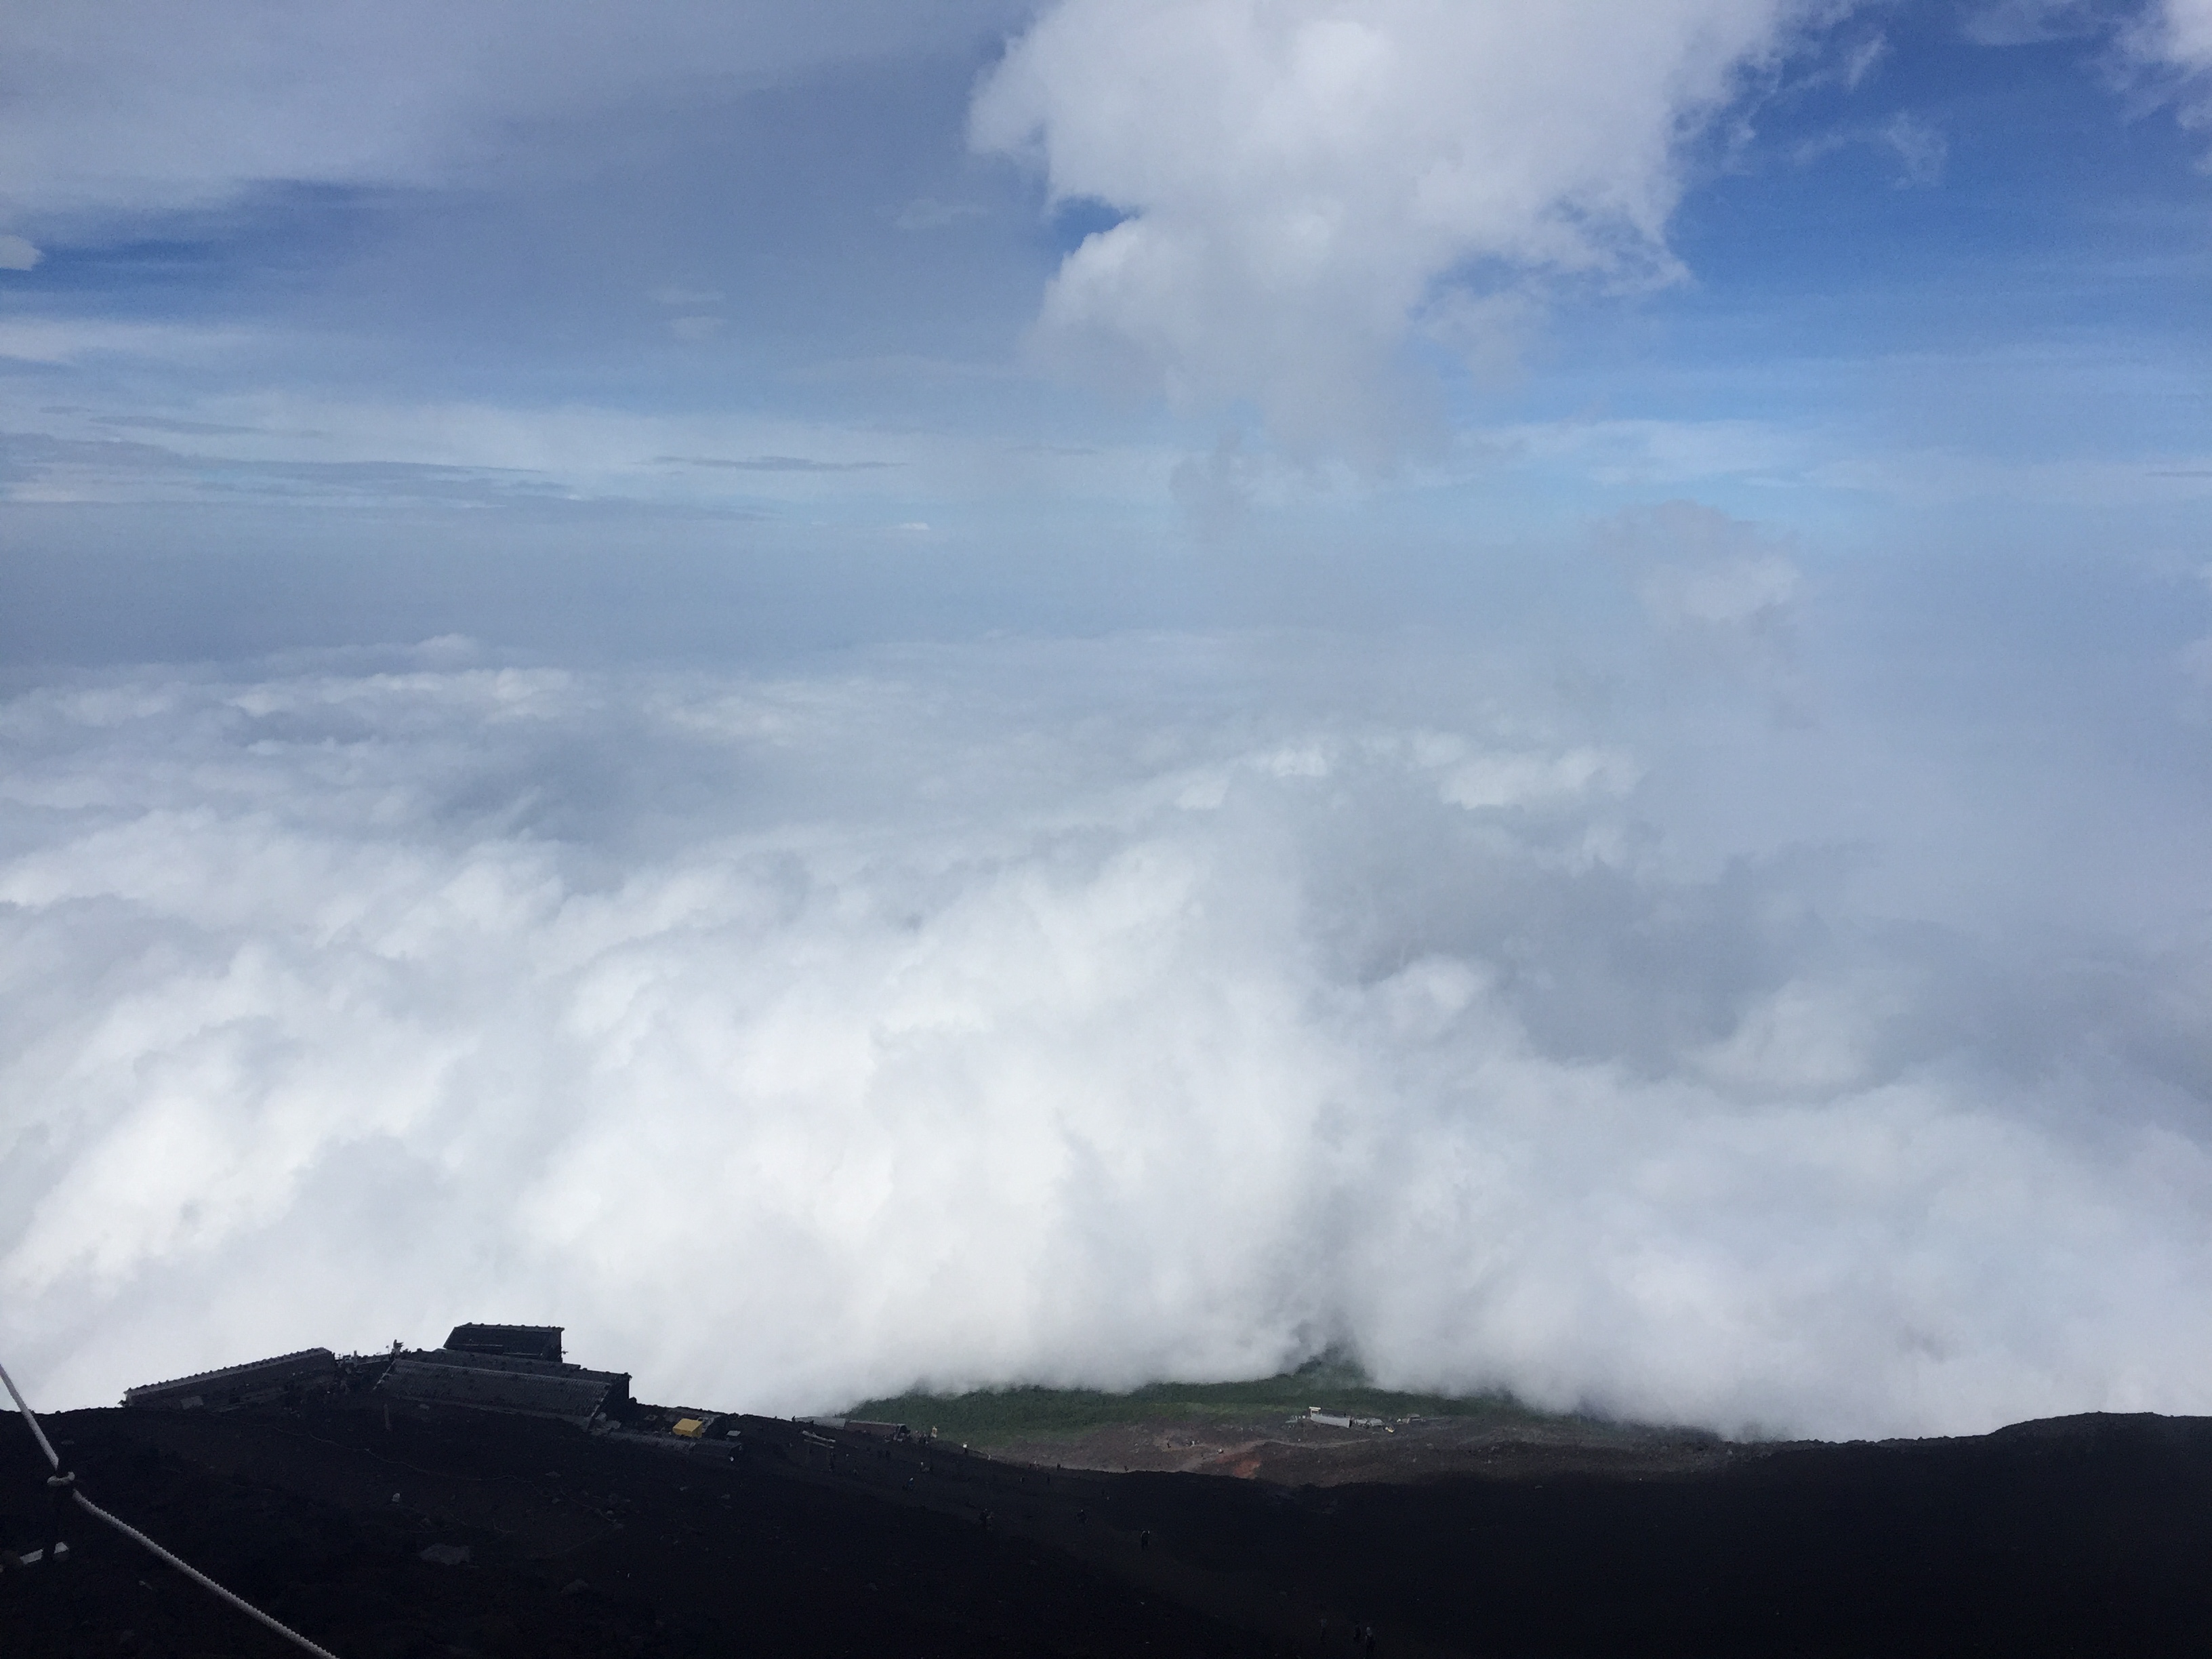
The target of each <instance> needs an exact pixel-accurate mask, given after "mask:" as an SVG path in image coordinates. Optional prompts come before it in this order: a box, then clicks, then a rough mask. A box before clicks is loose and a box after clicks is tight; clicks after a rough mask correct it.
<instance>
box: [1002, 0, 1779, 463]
mask: <svg viewBox="0 0 2212 1659" xmlns="http://www.w3.org/2000/svg"><path fill="white" fill-rule="evenodd" d="M1801 10H1802V8H1800V7H1797V6H1796V5H1793V4H1790V3H1788V0H1659V3H1619V0H1576V3H1572V4H1561V5H1551V6H1528V5H1516V4H1510V3H1500V0H1492V3H1480V4H1462V3H1449V0H1373V3H1366V4H1359V5H1346V4H1342V3H1331V0H1269V3H1261V0H1200V3H1197V4H1189V3H1173V0H1140V3H1127V0H1062V3H1060V5H1058V6H1056V7H1054V9H1052V10H1051V11H1050V12H1049V13H1048V14H1047V15H1045V16H1044V17H1043V18H1042V20H1041V21H1039V22H1037V23H1036V25H1035V26H1034V27H1032V28H1031V29H1030V31H1029V32H1028V33H1026V34H1024V36H1023V37H1022V38H1021V39H1020V40H1018V42H1016V44H1015V45H1014V46H1013V47H1012V49H1011V50H1010V52H1008V54H1007V57H1006V60H1005V62H1004V63H1003V64H1001V65H1000V67H999V69H998V70H997V71H996V73H995V74H994V76H993V77H992V78H991V80H990V81H989V82H988V83H987V85H986V86H985V87H984V88H983V89H982V91H981V94H980V95H979V96H978V99H977V100H976V104H975V115H974V127H973V131H974V136H975V141H976V142H977V143H979V144H980V145H981V146H983V147H984V148H986V149H995V150H1003V151H1006V152H1009V153H1012V154H1016V155H1034V157H1035V158H1036V161H1037V162H1038V164H1039V165H1040V166H1041V167H1042V169H1043V171H1044V173H1045V174H1046V177H1047V179H1048V182H1049V186H1050V190H1051V193H1052V195H1053V197H1054V198H1055V199H1057V200H1062V201H1066V200H1085V199H1088V200H1096V201H1097V202H1102V203H1104V204H1107V205H1109V207H1111V208H1112V209H1114V210H1117V211H1118V212H1120V213H1121V214H1122V215H1124V217H1122V219H1121V222H1119V223H1117V224H1115V225H1114V226H1112V227H1111V228H1108V229H1104V230H1100V231H1097V232H1096V233H1094V234H1091V235H1090V236H1089V237H1087V238H1086V239H1085V240H1084V242H1083V244H1082V246H1079V248H1077V249H1076V250H1075V251H1074V252H1073V253H1071V254H1069V255H1068V257H1067V258H1066V262H1065V263H1064V264H1062V266H1061V267H1060V273H1059V275H1058V276H1057V277H1056V278H1055V279H1054V282H1053V284H1052V287H1051V289H1050V291H1049V293H1048V295H1047V297H1046V300H1045V303H1044V309H1043V314H1042V319H1041V320H1040V324H1039V333H1040V337H1041V343H1042V345H1043V347H1044V348H1045V349H1046V350H1047V351H1048V353H1049V354H1051V355H1054V356H1059V357H1061V358H1064V359H1066V360H1068V361H1071V362H1075V363H1077V364H1079V365H1082V366H1084V367H1086V368H1092V369H1097V370H1101V371H1103V372H1104V373H1106V374H1109V375H1113V376H1117V377H1119V378H1123V379H1126V380H1130V381H1132V382H1133V383H1134V384H1138V385H1142V386H1148V387H1150V386H1164V389H1165V390H1166V391H1167V392H1168V393H1169V394H1170V396H1171V397H1173V398H1176V399H1177V400H1179V401H1181V402H1183V403H1185V404H1193V405H1196V406H1200V407H1206V406H1210V405H1212V404H1219V403H1225V402H1229V401H1231V400H1237V399H1249V400H1251V401H1252V402H1253V403H1255V404H1256V405H1257V406H1258V408H1259V410H1261V413H1262V415H1263V416H1265V417H1266V419H1267V422H1268V425H1269V427H1270V428H1271V429H1272V431H1273V434H1274V435H1275V436H1276V437H1277V438H1278V439H1279V441H1283V442H1284V443H1285V444H1286V445H1288V446H1289V447H1291V448H1292V449H1293V450H1294V451H1297V452H1299V453H1308V454H1310V453H1318V452H1322V451H1324V450H1331V449H1334V448H1335V447H1338V446H1340V445H1348V446H1349V447H1351V448H1352V451H1353V452H1354V453H1358V454H1362V455H1364V457H1366V458H1367V459H1370V460H1380V459H1386V458H1387V457H1388V455H1389V453H1390V452H1391V451H1392V449H1393V448H1394V447H1395V445H1396V444H1397V443H1398V442H1399V441H1401V439H1402V438H1403V437H1404V436H1405V435H1406V433H1405V431H1404V420H1405V414H1404V407H1405V405H1404V395H1405V391H1406V388H1405V386H1404V385H1403V384H1402V380H1401V369H1402V365H1401V362H1400V354H1401V347H1402V346H1403V345H1404V343H1405V342H1406V340H1407V337H1408V333H1409V331H1413V330H1415V329H1417V328H1418V329H1419V330H1422V331H1425V333H1426V334H1427V335H1428V336H1429V337H1431V339H1432V340H1433V341H1435V342H1437V343H1440V344H1441V345H1443V347H1444V348H1445V349H1448V350H1454V349H1455V350H1459V351H1462V352H1465V353H1468V354H1470V355H1473V356H1478V357H1480V356H1486V355H1492V353H1493V352H1494V337H1495V335H1496V334H1497V333H1498V331H1499V330H1500V329H1501V328H1510V326H1511V325H1512V324H1513V323H1514V322H1515V321H1516V319H1518V317H1519V316H1520V315H1521V314H1522V313H1523V311H1524V310H1525V307H1526V304H1527V295H1526V294H1525V292H1524V290H1525V289H1526V288H1527V286H1528V284H1529V283H1531V282H1534V281H1541V280H1546V279H1555V278H1560V277H1570V278H1571V277H1590V276H1595V277H1597V278H1601V279H1604V280H1613V281H1619V280H1630V281H1635V280H1645V279H1649V278H1650V277H1653V276H1664V275H1666V274H1668V272H1669V271H1671V270H1672V268H1673V266H1672V259H1671V256H1670V255H1669V253H1668V249H1667V246H1666V240H1665V229H1666V224H1667V220H1668V216H1669V215H1670V214H1671V212H1672V211H1673V210H1674V204H1675V202H1676V199H1677V197H1679V195H1680V191H1681V187H1682V168H1681V157H1680V142H1681V140H1682V139H1683V138H1684V137H1686V135H1687V134H1688V133H1690V132H1692V131H1694V130H1695V128H1696V127H1697V126H1698V125H1699V122H1700V121H1701V119H1702V118H1705V117H1706V116H1709V115H1710V114H1711V112H1713V111H1714V110H1715V109H1716V108H1717V107H1718V106H1720V105H1722V104H1723V103H1724V102H1725V101H1726V100H1728V99H1729V97H1730V96H1731V94H1733V93H1734V92H1735V89H1736V88H1737V86H1738V77H1739V76H1741V73H1742V72H1743V71H1744V70H1745V69H1746V68H1747V66H1750V65H1753V64H1757V63H1759V62H1761V61H1763V60H1765V59H1766V58H1769V57H1771V55H1772V54H1773V53H1775V52H1777V51H1778V49H1779V48H1780V47H1781V46H1782V44H1783V42H1784V38H1785V35H1786V33H1787V32H1788V30H1789V29H1790V26H1791V23H1792V21H1793V20H1794V19H1795V18H1796V15H1798V14H1799V13H1800V11H1801Z"/></svg>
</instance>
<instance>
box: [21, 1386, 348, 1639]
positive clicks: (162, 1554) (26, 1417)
mask: <svg viewBox="0 0 2212 1659" xmlns="http://www.w3.org/2000/svg"><path fill="white" fill-rule="evenodd" d="M0 1383H6V1384H7V1385H8V1393H9V1397H10V1398H11V1399H13V1400H14V1401H15V1409H16V1410H17V1411H19V1412H21V1413H22V1414H23V1421H24V1422H26V1423H27V1424H28V1425H30V1428H31V1437H32V1438H33V1440H35V1441H37V1442H38V1443H39V1449H40V1451H42V1452H44V1453H46V1462H48V1463H49V1464H50V1465H52V1468H53V1471H54V1472H53V1473H52V1474H50V1475H48V1476H47V1477H46V1486H47V1487H48V1489H49V1490H50V1491H52V1492H54V1493H55V1494H56V1496H57V1498H59V1497H60V1496H61V1495H63V1494H66V1495H67V1496H68V1497H70V1498H73V1499H75V1500H76V1506H77V1507H78V1508H79V1509H81V1510H83V1511H84V1512H85V1513H86V1514H87V1515H89V1516H92V1517H93V1518H94V1519H95V1520H98V1521H102V1522H106V1524H107V1525H109V1526H111V1527H112V1528H115V1530H116V1531H118V1532H119V1533H121V1534H123V1535H124V1536H125V1538H127V1539H129V1540H130V1541H131V1542H132V1543H134V1544H137V1545H138V1546H139V1547H141V1548H143V1549H145V1550H147V1551H149V1552H150V1553H152V1554H153V1555H154V1556H155V1558H156V1559H160V1560H161V1561H165V1562H167V1564H168V1565H170V1566H173V1567H174V1568H175V1569H176V1570H177V1571H179V1572H181V1573H182V1574H184V1575H185V1577H187V1578H189V1579H191V1581H192V1582H193V1583H196V1584H197V1585H199V1586H200V1588H201V1589H204V1590H207V1591H210V1593H212V1594H213V1595H217V1596H219V1597H221V1598H222V1600H223V1601H228V1602H229V1603H230V1605H231V1606H232V1607H236V1608H237V1609H238V1610H239V1611H240V1613H244V1614H245V1615H246V1617H247V1618H249V1619H252V1620H255V1621H257V1622H258V1623H259V1624H262V1625H264V1626H267V1627H268V1628H269V1629H270V1630H272V1631H274V1632H276V1634H277V1635H279V1636H281V1637H283V1638H284V1639H285V1640H286V1641H288V1642H290V1643H292V1644H294V1645H295V1646H296V1647H298V1648H300V1649H301V1650H303V1651H305V1652H307V1653H312V1654H313V1655H315V1656H316V1659H337V1655H336V1654H334V1653H332V1652H331V1650H329V1649H327V1648H320V1647H317V1646H316V1645H315V1644H313V1642H310V1641H309V1640H308V1639H307V1638H306V1637H304V1636H302V1635H301V1634H300V1632H297V1631H295V1630H294V1629H292V1628H291V1627H290V1626H286V1625H283V1624H279V1623H278V1622H277V1621H276V1620H274V1619H271V1618H270V1616H269V1615H268V1614H267V1613H264V1612H262V1611H261V1609H260V1608H258V1607H255V1606H254V1605H253V1604H252V1602H251V1601H246V1600H245V1599H244V1598H243V1597H242V1596H237V1595H232V1594H231V1593H230V1592H229V1591H228V1590H227V1589H224V1588H223V1587H222V1585H220V1584H218V1583H216V1582H215V1580H214V1579H212V1578H210V1577H208V1576H207V1575H206V1574H205V1573H204V1572H202V1571H200V1570H199V1569H198V1568H197V1567H195V1566H191V1565H189V1564H187V1563H185V1562H183V1561H180V1560H179V1559H177V1558H176V1557H175V1556H173V1555H172V1554H170V1553H169V1552H168V1551H167V1550H165V1549H163V1548H162V1547H161V1546H160V1545H159V1544H157V1543H155V1541H153V1540H152V1539H150V1538H149V1537H147V1536H146V1534H144V1533H143V1532H141V1531H139V1530H138V1528H136V1527H134V1526H131V1524H130V1523H129V1522H125V1521H121V1520H118V1519H117V1518H116V1517H115V1516H112V1515H110V1514H109V1513H108V1512H107V1511H106V1510H104V1509H102V1508H100V1505H99V1504H95V1503H94V1502H93V1501H92V1500H91V1499H90V1498H87V1497H86V1496H85V1495H84V1494H83V1493H82V1492H79V1491H78V1490H77V1486H76V1474H74V1473H73V1472H72V1471H70V1470H68V1469H64V1468H63V1467H62V1460H61V1454H60V1453H58V1452H57V1451H56V1450H55V1449H54V1446H53V1442H52V1441H51V1440H49V1439H47V1438H46V1430H45V1429H43V1428H41V1427H40V1425H39V1417H38V1413H36V1412H33V1410H32V1409H31V1407H30V1405H29V1402H28V1401H26V1400H25V1399H24V1398H23V1395H22V1391H21V1389H18V1388H16V1386H15V1378H14V1377H12V1376H9V1375H8V1368H7V1367H6V1366H5V1365H0ZM57 1542H58V1540H57ZM57 1553H58V1552H56V1551H53V1550H51V1549H50V1550H49V1551H48V1553H47V1562H48V1565H53V1562H54V1557H55V1555H56V1554H57Z"/></svg>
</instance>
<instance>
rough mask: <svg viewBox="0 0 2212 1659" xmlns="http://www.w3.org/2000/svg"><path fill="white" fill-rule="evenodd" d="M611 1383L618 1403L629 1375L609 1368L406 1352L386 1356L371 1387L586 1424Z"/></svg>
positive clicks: (398, 1396)
mask: <svg viewBox="0 0 2212 1659" xmlns="http://www.w3.org/2000/svg"><path fill="white" fill-rule="evenodd" d="M617 1387H619V1388H620V1390H621V1393H620V1394H619V1395H615V1396H614V1400H613V1401H612V1403H617V1404H618V1403H620V1401H621V1400H622V1399H624V1398H627V1397H628V1395H629V1378H628V1377H627V1376H621V1375H619V1374H617V1373H614V1372H609V1371H587V1370H583V1369H582V1368H581V1367H580V1366H569V1365H563V1366H561V1367H559V1368H558V1369H555V1368H552V1367H544V1368H539V1367H532V1368H531V1369H529V1370H518V1369H514V1368H513V1367H494V1366H489V1365H471V1364H454V1363H453V1361H452V1359H451V1358H447V1357H444V1356H441V1357H439V1358H431V1357H430V1356H428V1355H426V1354H420V1353H412V1354H403V1355H401V1356H400V1357H399V1358H397V1359H394V1360H393V1361H392V1364H391V1365H390V1366H389V1367H388V1368H387V1369H386V1371H385V1373H384V1375H383V1376H382V1377H381V1378H380V1379H379V1381H378V1383H377V1385H376V1390H377V1392H378V1393H379V1394H380V1395H385V1396H386V1397H387V1398H389V1399H393V1400H404V1401H411V1402H416V1403H419V1404H422V1405H433V1406H467V1407H473V1408H475V1409H477V1410H479V1411H495V1412H518V1413H522V1414H523V1415H525V1416H528V1417H554V1418H559V1419H562V1421H564V1422H569V1423H574V1424H577V1425H588V1424H589V1423H590V1422H591V1420H592V1418H593V1417H594V1416H596V1415H598V1413H599V1411H600V1410H601V1409H602V1408H603V1407H605V1406H607V1405H608V1404H609V1403H611V1401H610V1395H613V1394H614V1390H615V1389H617Z"/></svg>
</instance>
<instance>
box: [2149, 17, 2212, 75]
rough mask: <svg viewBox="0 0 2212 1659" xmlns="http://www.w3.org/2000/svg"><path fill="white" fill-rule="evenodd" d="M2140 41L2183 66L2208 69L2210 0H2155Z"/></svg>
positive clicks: (2211, 58) (2211, 64)
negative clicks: (2143, 37) (2145, 30)
mask: <svg viewBox="0 0 2212 1659" xmlns="http://www.w3.org/2000/svg"><path fill="white" fill-rule="evenodd" d="M2144 44H2145V45H2146V46H2148V47H2149V49H2151V50H2153V51H2154V52H2157V53H2158V54H2159V55H2160V56H2161V57H2163V58H2166V59H2167V60H2168V61H2169V62H2171V63H2174V64H2180V65H2181V66H2183V67H2184V68H2186V69H2191V70H2204V69H2212V0H2159V3H2158V4H2156V5H2154V7H2152V8H2151V10H2150V13H2149V16H2148V33H2147V36H2146V39H2145V41H2144Z"/></svg>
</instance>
